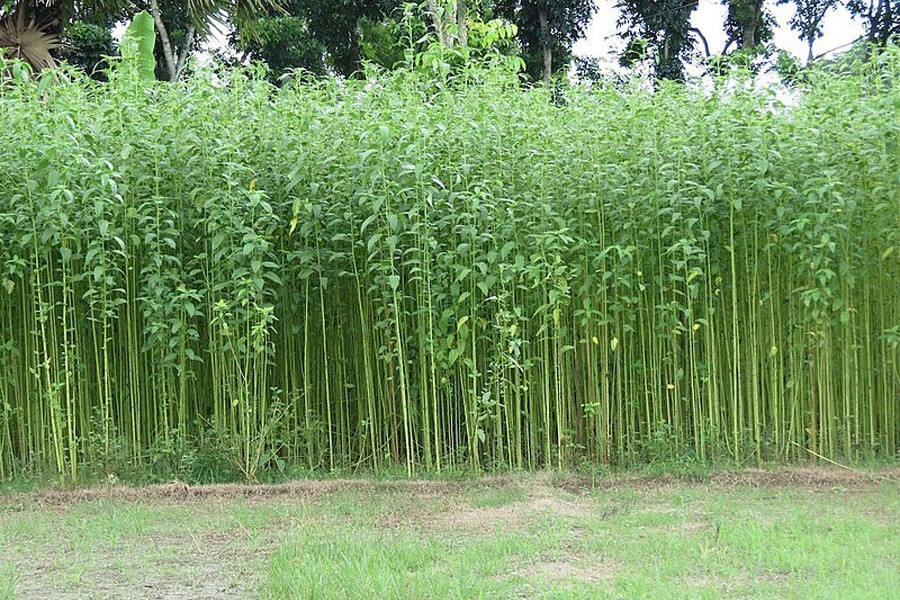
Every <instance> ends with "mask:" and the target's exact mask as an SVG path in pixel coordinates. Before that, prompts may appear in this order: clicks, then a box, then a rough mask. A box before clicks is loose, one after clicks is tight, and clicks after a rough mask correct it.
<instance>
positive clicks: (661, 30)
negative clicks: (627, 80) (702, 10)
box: [619, 0, 698, 81]
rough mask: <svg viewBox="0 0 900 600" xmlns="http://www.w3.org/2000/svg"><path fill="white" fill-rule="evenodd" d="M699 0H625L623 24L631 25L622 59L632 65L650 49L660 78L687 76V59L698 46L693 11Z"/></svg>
mask: <svg viewBox="0 0 900 600" xmlns="http://www.w3.org/2000/svg"><path fill="white" fill-rule="evenodd" d="M697 5H698V0H621V2H620V3H619V8H620V9H621V10H622V17H621V19H620V20H619V25H620V26H623V25H624V26H626V27H627V33H626V39H628V46H627V48H626V51H625V55H624V56H623V57H622V62H623V64H625V65H632V64H634V63H635V62H638V61H639V60H642V59H643V58H644V57H645V56H646V53H647V51H648V50H652V51H653V53H654V55H655V59H656V61H655V71H656V77H657V79H670V80H675V81H681V80H683V79H684V61H685V60H686V59H687V58H688V56H689V54H690V52H691V51H692V50H693V48H694V40H693V39H692V38H691V33H693V32H694V30H693V28H692V27H691V14H692V13H693V12H694V10H696V8H697Z"/></svg>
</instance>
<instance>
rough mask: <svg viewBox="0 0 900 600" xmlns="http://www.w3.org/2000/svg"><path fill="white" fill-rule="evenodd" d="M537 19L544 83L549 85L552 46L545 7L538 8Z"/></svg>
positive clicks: (551, 67)
mask: <svg viewBox="0 0 900 600" xmlns="http://www.w3.org/2000/svg"><path fill="white" fill-rule="evenodd" d="M538 21H539V22H540V24H541V48H542V49H543V51H544V73H543V76H544V85H546V86H548V87H549V86H550V75H551V74H552V73H553V46H551V45H550V24H549V22H548V19H547V9H546V8H545V7H543V6H542V7H541V8H540V9H539V10H538Z"/></svg>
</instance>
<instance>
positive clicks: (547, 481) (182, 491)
mask: <svg viewBox="0 0 900 600" xmlns="http://www.w3.org/2000/svg"><path fill="white" fill-rule="evenodd" d="M885 481H894V482H900V467H892V468H887V469H881V470H879V471H877V472H868V471H858V470H847V469H839V468H832V467H794V468H789V469H783V470H777V471H770V470H764V469H745V470H741V471H722V472H718V473H713V474H710V475H703V476H691V477H683V476H677V475H654V476H639V475H635V476H610V477H605V478H594V479H592V478H590V477H582V476H578V475H557V474H547V473H543V474H538V475H536V476H533V477H530V476H525V477H522V476H515V475H510V476H490V477H482V478H478V479H466V480H446V481H430V480H410V481H402V480H400V481H388V480H385V481H372V480H360V479H326V480H312V479H309V480H299V481H292V482H289V483H279V484H239V483H226V484H213V485H199V486H191V485H187V484H185V483H181V482H173V483H167V484H160V485H150V486H144V487H130V486H123V485H114V486H98V487H91V488H82V489H68V490H42V491H38V492H16V493H10V494H5V495H0V507H4V508H6V509H7V510H9V509H11V508H13V507H16V506H18V507H27V506H39V507H44V508H51V507H55V506H57V507H60V506H62V507H64V506H66V505H69V504H72V503H78V502H85V501H94V500H116V501H125V502H128V501H147V500H166V501H170V502H171V501H174V502H188V503H190V502H203V501H206V500H209V499H217V498H218V499H233V498H243V499H246V500H251V501H252V500H260V501H265V500H275V499H288V500H302V501H310V502H314V501H317V500H321V499H322V498H325V497H327V496H329V495H331V494H335V493H341V492H359V493H401V494H410V495H413V496H416V497H418V498H421V499H423V500H427V499H429V498H436V497H441V496H446V495H447V494H455V493H460V492H465V491H468V490H472V489H474V488H509V487H513V488H517V487H522V486H527V487H528V488H534V486H535V485H537V487H538V488H550V489H559V490H563V491H566V492H570V493H580V492H586V491H589V490H612V489H633V490H635V491H652V490H659V489H666V488H674V487H679V488H680V487H684V486H691V485H700V486H707V487H713V488H729V487H742V486H744V487H752V488H764V487H797V488H813V489H815V488H822V489H830V488H835V487H841V488H850V489H859V488H868V487H872V486H876V485H878V484H879V483H882V482H885Z"/></svg>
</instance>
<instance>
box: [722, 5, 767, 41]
mask: <svg viewBox="0 0 900 600" xmlns="http://www.w3.org/2000/svg"><path fill="white" fill-rule="evenodd" d="M725 2H726V4H727V5H728V16H727V17H726V18H725V34H726V39H727V42H726V45H725V50H724V51H723V54H726V53H727V52H728V50H729V49H730V48H731V46H732V45H737V47H738V49H739V50H742V51H746V52H749V51H753V50H756V49H757V48H759V46H761V45H763V44H764V43H766V42H768V41H769V40H771V39H772V26H773V23H774V21H773V19H772V15H771V13H770V12H769V10H768V9H767V8H766V0H725Z"/></svg>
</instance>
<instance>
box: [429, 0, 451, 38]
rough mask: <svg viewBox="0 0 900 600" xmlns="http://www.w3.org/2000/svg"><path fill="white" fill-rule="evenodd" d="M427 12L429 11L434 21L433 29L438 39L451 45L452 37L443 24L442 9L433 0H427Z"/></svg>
mask: <svg viewBox="0 0 900 600" xmlns="http://www.w3.org/2000/svg"><path fill="white" fill-rule="evenodd" d="M428 12H430V13H431V19H432V21H434V31H435V33H437V36H438V40H440V42H441V43H442V44H443V45H445V46H448V47H449V46H452V45H453V37H452V36H451V35H450V32H449V31H447V28H446V27H445V26H444V18H445V15H444V11H443V10H441V9H440V7H438V3H437V2H436V1H435V0H428Z"/></svg>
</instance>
